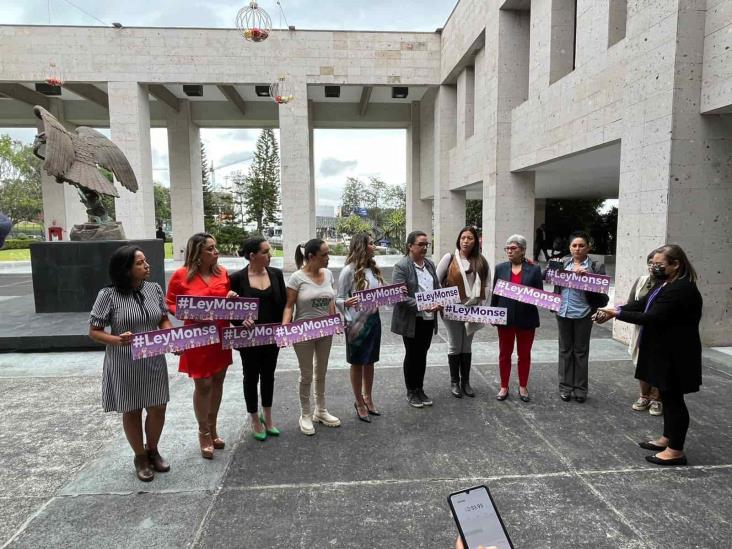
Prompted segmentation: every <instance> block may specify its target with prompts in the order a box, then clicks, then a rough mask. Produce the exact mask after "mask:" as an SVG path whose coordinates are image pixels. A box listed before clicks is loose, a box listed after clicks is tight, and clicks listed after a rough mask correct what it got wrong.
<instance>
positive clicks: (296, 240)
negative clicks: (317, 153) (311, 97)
mask: <svg viewBox="0 0 732 549" xmlns="http://www.w3.org/2000/svg"><path fill="white" fill-rule="evenodd" d="M292 85H293V94H294V95H295V99H294V101H292V102H290V103H286V104H283V105H280V106H279V121H280V159H281V160H280V162H281V164H280V173H281V181H282V242H283V253H284V267H285V270H286V271H292V270H295V268H296V267H295V248H296V247H297V245H298V244H300V243H302V242H305V241H307V240H309V239H311V238H314V237H315V180H314V178H313V128H312V122H311V120H312V116H311V106H310V105H309V102H308V100H307V85H306V84H305V81H304V80H298V81H294V82H292Z"/></svg>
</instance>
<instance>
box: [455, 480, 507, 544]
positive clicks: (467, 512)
mask: <svg viewBox="0 0 732 549" xmlns="http://www.w3.org/2000/svg"><path fill="white" fill-rule="evenodd" d="M450 503H451V506H452V509H453V513H454V514H455V519H456V520H457V522H458V524H459V526H460V529H461V530H462V533H463V538H464V539H465V542H466V543H467V545H468V546H467V547H466V549H477V547H479V546H481V545H482V546H484V547H487V548H493V547H495V548H496V549H511V548H512V547H513V545H511V542H510V541H509V539H508V536H507V535H506V532H505V530H504V529H503V524H501V519H500V518H499V517H498V512H497V511H496V508H495V506H494V505H493V502H492V501H491V498H490V496H489V495H488V489H487V488H486V487H485V486H478V487H476V488H471V489H470V490H466V491H464V492H458V493H457V494H452V495H451V496H450Z"/></svg>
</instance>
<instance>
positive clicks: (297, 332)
mask: <svg viewBox="0 0 732 549" xmlns="http://www.w3.org/2000/svg"><path fill="white" fill-rule="evenodd" d="M341 333H343V321H342V320H341V317H340V316H339V315H329V316H321V317H319V318H310V319H307V320H298V321H297V322H291V323H290V324H282V325H281V326H280V327H279V328H277V330H275V340H276V341H277V345H278V346H280V347H287V346H288V345H292V344H294V343H302V342H303V341H311V340H313V339H320V338H321V337H326V336H331V335H335V334H341Z"/></svg>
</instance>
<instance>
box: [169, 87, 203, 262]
mask: <svg viewBox="0 0 732 549" xmlns="http://www.w3.org/2000/svg"><path fill="white" fill-rule="evenodd" d="M168 163H169V166H170V213H171V217H172V222H173V258H174V259H176V260H182V259H183V258H184V256H185V247H186V243H187V242H188V239H189V238H190V236H191V235H193V234H195V233H199V232H202V231H203V229H204V225H203V187H202V185H203V183H202V176H201V139H200V130H199V128H198V126H196V125H195V124H194V123H193V122H192V121H191V103H190V101H188V100H187V99H183V100H181V101H180V111H179V112H175V111H173V110H172V109H168Z"/></svg>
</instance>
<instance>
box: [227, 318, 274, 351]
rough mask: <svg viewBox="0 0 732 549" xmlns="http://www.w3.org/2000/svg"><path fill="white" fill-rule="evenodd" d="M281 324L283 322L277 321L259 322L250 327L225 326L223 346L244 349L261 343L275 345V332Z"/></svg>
mask: <svg viewBox="0 0 732 549" xmlns="http://www.w3.org/2000/svg"><path fill="white" fill-rule="evenodd" d="M280 326H282V324H281V323H280V322H276V323H274V324H257V325H256V326H254V327H252V328H250V329H247V328H244V327H243V326H235V327H232V328H224V331H223V341H221V348H222V349H242V348H246V347H259V346H261V345H274V344H276V343H277V341H276V339H275V333H276V331H277V329H278V328H279V327H280Z"/></svg>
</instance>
